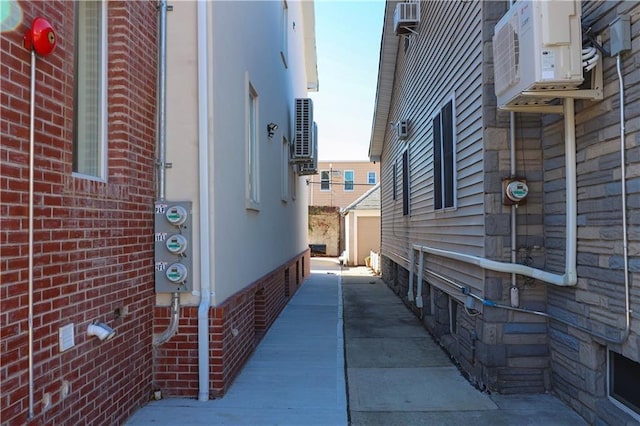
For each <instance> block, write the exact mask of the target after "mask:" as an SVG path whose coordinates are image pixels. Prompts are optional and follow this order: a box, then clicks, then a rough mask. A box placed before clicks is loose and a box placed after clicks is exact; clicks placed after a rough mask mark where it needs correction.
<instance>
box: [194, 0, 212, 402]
mask: <svg viewBox="0 0 640 426" xmlns="http://www.w3.org/2000/svg"><path fill="white" fill-rule="evenodd" d="M197 31H198V173H199V176H198V182H199V185H200V186H199V206H200V218H199V220H200V221H199V224H200V232H199V234H200V305H199V306H198V387H199V391H198V400H199V401H208V400H209V308H210V306H211V265H210V260H211V256H210V251H209V238H210V236H209V233H210V228H209V220H210V217H209V215H210V210H209V164H208V161H209V104H208V99H209V85H208V74H207V70H208V63H209V54H208V43H207V2H205V1H199V2H198V28H197Z"/></svg>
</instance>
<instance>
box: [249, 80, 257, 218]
mask: <svg viewBox="0 0 640 426" xmlns="http://www.w3.org/2000/svg"><path fill="white" fill-rule="evenodd" d="M247 92H248V93H247V117H246V126H247V132H246V135H247V136H246V137H247V141H246V149H247V151H246V161H247V175H246V176H247V181H246V192H247V208H250V209H253V210H258V204H259V202H260V191H259V183H260V182H259V179H258V178H259V171H260V170H259V164H258V158H259V156H258V93H257V92H256V90H255V88H254V87H253V86H252V85H251V83H249V82H248V85H247Z"/></svg>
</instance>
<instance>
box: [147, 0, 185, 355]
mask: <svg viewBox="0 0 640 426" xmlns="http://www.w3.org/2000/svg"><path fill="white" fill-rule="evenodd" d="M159 11H160V17H159V26H158V38H159V40H158V41H159V43H158V45H159V48H158V162H157V166H158V199H159V200H161V201H164V200H165V198H166V195H167V194H166V184H167V173H166V168H167V2H166V1H160V4H159ZM179 322H180V293H177V292H176V293H172V294H171V315H170V320H169V326H168V327H167V329H166V330H165V331H163V332H162V333H159V334H155V335H154V336H153V341H152V344H153V346H158V345H161V344H162V343H164V342H166V341H167V340H169V339H171V338H172V337H173V335H174V334H175V333H176V330H178V323H179Z"/></svg>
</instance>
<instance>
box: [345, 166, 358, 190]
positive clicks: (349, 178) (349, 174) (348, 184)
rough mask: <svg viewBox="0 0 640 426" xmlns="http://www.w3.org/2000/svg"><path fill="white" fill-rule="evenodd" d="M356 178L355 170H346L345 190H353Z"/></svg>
mask: <svg viewBox="0 0 640 426" xmlns="http://www.w3.org/2000/svg"><path fill="white" fill-rule="evenodd" d="M354 179H355V172H354V171H353V170H345V171H344V190H345V191H353V182H354Z"/></svg>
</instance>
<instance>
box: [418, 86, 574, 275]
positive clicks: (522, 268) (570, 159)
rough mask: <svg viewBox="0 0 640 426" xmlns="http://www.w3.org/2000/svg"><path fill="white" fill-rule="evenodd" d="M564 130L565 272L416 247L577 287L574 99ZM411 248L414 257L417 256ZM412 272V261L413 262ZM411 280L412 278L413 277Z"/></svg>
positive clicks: (568, 105) (567, 102)
mask: <svg viewBox="0 0 640 426" xmlns="http://www.w3.org/2000/svg"><path fill="white" fill-rule="evenodd" d="M564 130H565V170H566V230H565V233H566V236H565V238H566V244H565V247H566V256H565V273H564V275H559V274H554V273H551V272H547V271H543V270H541V269H536V268H532V267H530V266H526V265H520V264H517V263H506V262H499V261H496V260H490V259H486V258H484V257H479V256H471V255H468V254H464V253H458V252H454V251H450V250H442V249H437V248H435V247H428V246H421V245H417V244H416V245H413V246H412V248H413V250H418V251H420V252H424V253H429V254H434V255H438V256H442V257H446V258H448V259H453V260H458V261H461V262H465V263H469V264H472V265H477V266H479V267H481V268H484V269H489V270H491V271H496V272H506V273H514V274H519V275H524V276H527V277H531V278H535V279H538V280H541V281H544V282H547V283H549V284H554V285H557V286H563V287H567V286H574V285H576V283H577V282H578V276H577V272H576V245H577V225H576V223H577V211H578V209H577V204H578V201H577V195H576V194H577V192H576V138H575V114H574V103H573V99H571V98H567V99H565V101H564ZM413 250H411V260H413V259H414V255H413ZM410 269H411V272H413V263H412V264H411V268H410ZM410 282H411V277H410Z"/></svg>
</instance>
